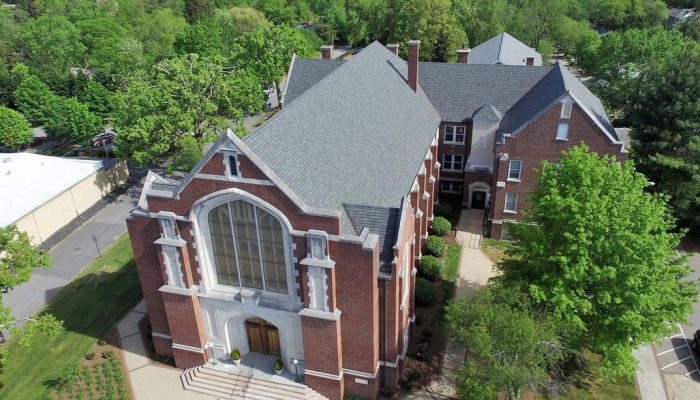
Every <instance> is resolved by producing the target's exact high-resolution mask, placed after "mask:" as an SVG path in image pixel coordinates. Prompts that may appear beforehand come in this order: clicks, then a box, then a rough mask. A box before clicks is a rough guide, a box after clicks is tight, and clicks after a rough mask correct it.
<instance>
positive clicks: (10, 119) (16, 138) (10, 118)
mask: <svg viewBox="0 0 700 400" xmlns="http://www.w3.org/2000/svg"><path fill="white" fill-rule="evenodd" d="M31 141H32V126H31V125H29V121H27V119H26V118H24V115H22V114H20V113H18V112H17V111H15V110H12V109H9V108H7V107H3V106H0V146H7V147H9V148H11V149H18V148H19V147H20V146H22V145H24V144H28V143H31Z"/></svg>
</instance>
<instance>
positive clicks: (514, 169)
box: [508, 160, 522, 181]
mask: <svg viewBox="0 0 700 400" xmlns="http://www.w3.org/2000/svg"><path fill="white" fill-rule="evenodd" d="M521 165H522V161H520V160H510V162H509V163H508V180H515V181H520V167H521Z"/></svg>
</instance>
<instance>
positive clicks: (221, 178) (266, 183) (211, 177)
mask: <svg viewBox="0 0 700 400" xmlns="http://www.w3.org/2000/svg"><path fill="white" fill-rule="evenodd" d="M194 177H195V178H198V179H207V180H210V181H224V182H240V183H249V184H251V185H262V186H275V184H274V183H272V181H271V180H269V179H250V178H241V177H237V178H234V177H230V178H229V177H226V176H223V175H213V174H203V173H197V174H195V175H194Z"/></svg>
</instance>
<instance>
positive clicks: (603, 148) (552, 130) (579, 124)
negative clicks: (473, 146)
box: [491, 104, 625, 238]
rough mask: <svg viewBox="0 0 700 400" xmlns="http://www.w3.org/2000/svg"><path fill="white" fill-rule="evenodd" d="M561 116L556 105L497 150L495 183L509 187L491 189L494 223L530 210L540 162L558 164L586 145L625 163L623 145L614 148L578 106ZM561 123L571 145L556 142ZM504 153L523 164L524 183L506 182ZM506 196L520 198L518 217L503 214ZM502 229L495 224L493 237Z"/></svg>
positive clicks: (506, 171) (506, 166)
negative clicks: (569, 152)
mask: <svg viewBox="0 0 700 400" xmlns="http://www.w3.org/2000/svg"><path fill="white" fill-rule="evenodd" d="M560 115H561V104H556V105H554V106H553V107H552V108H551V109H549V110H548V111H547V112H545V113H544V114H543V115H542V116H540V117H539V118H538V119H537V120H536V121H534V122H533V123H531V124H530V125H529V126H527V127H526V128H524V129H523V130H522V131H520V132H519V133H517V135H516V136H515V137H514V138H506V139H505V144H503V145H497V146H496V155H495V168H494V170H495V173H494V181H502V182H506V184H505V185H506V186H505V188H497V187H496V185H495V182H494V185H493V187H492V189H491V204H492V207H491V217H492V218H493V219H503V218H505V219H518V218H519V217H520V216H521V215H522V212H523V210H526V209H527V208H528V207H529V200H528V194H529V193H530V191H532V190H533V189H534V188H535V187H536V186H537V179H538V172H537V169H539V167H540V165H541V162H542V161H543V160H547V161H549V162H557V160H559V159H560V158H561V153H562V151H563V150H566V149H568V148H570V147H572V146H576V145H579V144H581V143H582V142H583V143H586V145H588V147H589V148H591V149H592V150H594V151H596V152H598V153H599V154H610V155H615V156H617V157H618V158H619V159H620V160H621V161H623V160H624V159H625V154H624V153H620V149H621V148H620V145H619V144H613V143H612V142H611V141H610V139H609V138H608V137H607V136H606V135H605V133H604V132H602V131H601V130H600V128H599V127H598V126H597V125H596V124H595V123H594V122H593V121H592V120H591V119H590V118H589V117H588V115H587V114H586V113H585V111H583V110H582V109H581V108H580V107H579V106H578V105H577V104H574V105H573V107H572V110H571V118H570V119H568V120H566V119H562V118H561V117H560ZM560 122H568V123H569V140H568V141H560V140H556V136H557V127H558V126H559V123H560ZM501 153H508V155H509V158H508V160H509V161H510V160H521V161H522V167H521V182H508V181H507V178H508V162H509V161H500V160H499V155H500V154H501ZM506 193H517V194H518V204H517V214H509V213H504V212H503V209H504V207H505V196H506ZM500 228H501V227H499V226H497V224H493V226H492V231H491V237H494V238H500V230H501V229H500Z"/></svg>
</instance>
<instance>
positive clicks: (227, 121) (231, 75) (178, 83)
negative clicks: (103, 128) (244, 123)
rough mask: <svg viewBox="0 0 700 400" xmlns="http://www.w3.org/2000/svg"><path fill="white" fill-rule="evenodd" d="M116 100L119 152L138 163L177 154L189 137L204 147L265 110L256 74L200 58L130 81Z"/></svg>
mask: <svg viewBox="0 0 700 400" xmlns="http://www.w3.org/2000/svg"><path fill="white" fill-rule="evenodd" d="M114 98H115V101H114V112H113V114H112V117H113V120H114V127H115V129H116V130H117V132H118V133H119V136H118V138H117V141H118V146H117V152H118V154H119V156H121V157H124V158H131V159H132V160H134V161H135V162H137V163H139V164H143V163H146V162H149V161H156V160H158V159H160V158H162V157H165V156H168V155H171V154H173V153H174V152H177V151H179V150H180V149H181V148H182V146H183V142H182V140H183V139H182V138H184V137H187V136H194V137H195V138H196V139H197V140H198V141H200V145H203V144H206V143H208V142H210V141H212V140H213V139H214V137H215V135H216V134H217V132H218V131H220V130H222V129H225V128H227V127H230V126H231V124H232V123H234V124H237V123H239V122H240V121H241V119H242V117H243V111H244V110H247V111H248V112H251V113H253V112H256V111H258V110H260V109H261V108H262V106H263V105H264V99H263V93H262V89H261V86H260V81H259V80H258V79H257V77H256V76H255V75H253V74H252V73H250V72H248V71H246V70H242V69H237V68H228V67H227V68H224V65H223V60H221V59H217V58H212V59H209V58H203V57H199V56H198V55H196V54H190V55H186V56H182V57H178V58H174V59H171V60H166V61H162V62H160V63H158V64H157V65H156V66H154V67H153V70H152V71H151V72H150V73H148V74H146V73H141V74H138V75H136V76H134V77H132V79H131V81H130V82H129V85H128V87H127V89H126V90H124V91H120V92H117V93H116V94H115V97H114ZM187 144H189V143H187Z"/></svg>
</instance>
